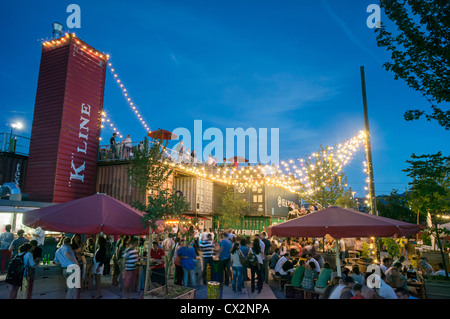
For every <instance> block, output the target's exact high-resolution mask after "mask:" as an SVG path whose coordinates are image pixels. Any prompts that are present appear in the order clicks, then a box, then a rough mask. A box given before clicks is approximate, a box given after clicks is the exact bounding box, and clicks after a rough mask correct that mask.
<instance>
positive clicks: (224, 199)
mask: <svg viewBox="0 0 450 319" xmlns="http://www.w3.org/2000/svg"><path fill="white" fill-rule="evenodd" d="M220 202H221V204H220V205H219V207H218V210H217V221H218V222H219V226H220V227H221V228H230V227H233V226H234V225H236V224H239V222H240V220H241V218H243V215H244V212H245V210H246V209H247V207H248V203H247V202H246V201H245V200H243V199H241V197H239V195H236V194H235V190H234V188H228V189H227V191H226V192H225V193H223V194H222V195H221V198H220Z"/></svg>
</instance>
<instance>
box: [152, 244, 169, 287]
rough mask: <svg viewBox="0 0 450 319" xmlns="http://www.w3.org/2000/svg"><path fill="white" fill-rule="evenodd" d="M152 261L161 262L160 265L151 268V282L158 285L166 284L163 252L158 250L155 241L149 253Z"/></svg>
mask: <svg viewBox="0 0 450 319" xmlns="http://www.w3.org/2000/svg"><path fill="white" fill-rule="evenodd" d="M150 256H151V258H152V259H156V260H161V263H160V264H158V265H156V266H153V267H152V278H151V279H152V282H156V283H158V284H160V285H164V284H165V283H166V273H165V272H164V261H163V260H164V259H165V258H163V257H164V256H165V255H164V250H162V249H161V248H159V246H158V243H157V242H156V241H154V242H153V247H152V250H151V251H150Z"/></svg>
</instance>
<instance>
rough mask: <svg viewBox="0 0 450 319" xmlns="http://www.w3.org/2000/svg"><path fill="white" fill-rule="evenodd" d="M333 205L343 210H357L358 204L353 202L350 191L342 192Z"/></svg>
mask: <svg viewBox="0 0 450 319" xmlns="http://www.w3.org/2000/svg"><path fill="white" fill-rule="evenodd" d="M334 205H335V206H339V207H343V208H352V209H358V204H357V203H356V202H355V199H354V198H353V194H352V191H351V189H348V190H346V191H344V192H343V193H342V195H341V196H339V197H338V198H337V199H336V202H335V203H334Z"/></svg>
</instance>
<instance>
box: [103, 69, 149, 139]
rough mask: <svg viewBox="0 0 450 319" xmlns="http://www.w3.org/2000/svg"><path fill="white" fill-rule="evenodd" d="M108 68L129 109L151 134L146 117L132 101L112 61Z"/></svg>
mask: <svg viewBox="0 0 450 319" xmlns="http://www.w3.org/2000/svg"><path fill="white" fill-rule="evenodd" d="M108 66H109V70H110V71H111V74H112V76H113V78H114V81H115V82H116V83H117V85H118V86H119V88H120V90H121V92H122V95H123V97H124V98H125V101H126V102H127V104H128V107H129V108H130V110H131V111H132V112H133V113H134V115H135V116H136V118H137V119H138V120H139V122H140V123H141V124H142V126H143V127H144V129H145V131H146V132H147V133H150V132H151V130H150V127H149V126H148V124H147V122H146V121H145V120H144V117H143V115H142V113H141V112H140V111H139V108H138V107H137V106H136V104H135V103H134V102H133V100H132V99H131V97H130V94H129V91H128V90H127V88H126V87H125V85H124V84H123V81H122V80H121V79H120V77H119V75H118V74H117V72H116V69H115V68H114V67H113V65H112V63H111V61H109V62H108Z"/></svg>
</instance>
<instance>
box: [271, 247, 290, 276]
mask: <svg viewBox="0 0 450 319" xmlns="http://www.w3.org/2000/svg"><path fill="white" fill-rule="evenodd" d="M289 257H290V256H289V253H286V254H284V255H283V256H281V258H280V259H279V260H278V262H277V264H276V265H275V268H274V269H273V272H274V273H275V275H277V276H280V269H281V268H282V267H283V264H284V263H285V262H286V261H287V260H288V258H289Z"/></svg>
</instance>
